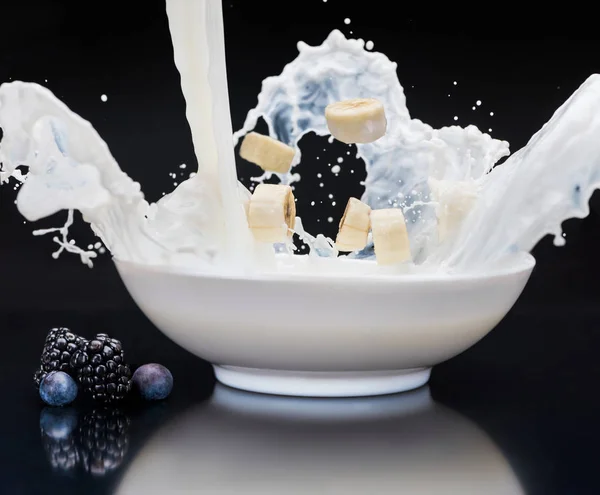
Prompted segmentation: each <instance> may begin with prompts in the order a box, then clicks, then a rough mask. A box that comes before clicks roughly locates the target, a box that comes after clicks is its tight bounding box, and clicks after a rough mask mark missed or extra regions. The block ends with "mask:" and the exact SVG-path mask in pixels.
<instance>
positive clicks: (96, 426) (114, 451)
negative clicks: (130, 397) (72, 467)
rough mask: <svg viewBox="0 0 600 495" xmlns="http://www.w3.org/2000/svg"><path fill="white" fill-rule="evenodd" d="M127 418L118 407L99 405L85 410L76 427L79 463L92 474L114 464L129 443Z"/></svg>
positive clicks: (123, 453)
mask: <svg viewBox="0 0 600 495" xmlns="http://www.w3.org/2000/svg"><path fill="white" fill-rule="evenodd" d="M129 423H130V421H129V418H128V417H127V416H125V415H124V414H123V413H122V412H121V411H119V410H118V409H112V408H111V409H108V408H100V409H95V410H94V411H92V412H91V413H90V414H87V415H86V416H85V417H84V418H83V421H82V423H81V426H80V428H79V443H80V452H81V458H82V464H83V467H84V469H85V470H86V471H88V472H89V473H91V474H94V475H100V476H101V475H104V474H106V473H107V472H108V471H111V470H113V469H115V468H117V467H118V466H119V465H120V464H121V463H122V462H123V459H124V457H125V454H126V453H127V449H128V447H129V432H128V430H129Z"/></svg>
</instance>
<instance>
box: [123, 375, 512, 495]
mask: <svg viewBox="0 0 600 495" xmlns="http://www.w3.org/2000/svg"><path fill="white" fill-rule="evenodd" d="M115 492H116V493H117V494H119V495H129V494H138V493H144V494H165V493H178V494H184V493H210V494H214V495H224V494H246V493H248V494H255V493H256V494H259V493H260V494H262V495H270V494H313V493H314V494H344V495H353V494H359V493H361V494H363V493H376V494H381V495H385V494H392V493H394V494H401V493H409V494H411V495H421V494H423V495H425V494H427V495H437V494H460V495H481V494H486V495H520V494H523V489H522V488H521V486H520V483H519V481H518V479H517V477H516V476H515V474H514V472H513V470H512V469H511V467H510V465H509V464H508V463H507V461H506V459H505V458H504V456H503V455H502V454H501V453H500V451H499V450H498V448H497V447H496V445H495V444H494V443H493V442H492V440H490V438H489V437H488V436H487V435H486V434H485V433H484V432H483V431H481V430H480V429H479V428H478V427H477V426H476V425H475V424H474V423H472V422H471V421H469V420H468V419H466V418H465V417H463V416H461V415H460V414H458V413H456V412H454V411H452V410H450V409H448V408H446V407H443V406H441V405H439V404H437V403H435V402H434V401H432V400H431V397H430V395H429V390H428V388H426V387H424V388H421V389H419V390H415V391H413V392H409V393H406V394H399V395H390V396H383V397H372V398H353V399H331V398H327V399H308V398H291V397H276V396H265V395H263V396H261V395H258V394H251V393H248V392H241V391H237V390H233V389H228V388H227V387H224V386H222V385H217V387H216V388H215V393H214V396H213V397H212V398H211V400H210V401H209V402H208V403H206V404H199V405H197V406H194V407H192V408H191V409H190V410H188V411H185V412H184V413H183V414H182V415H181V416H178V417H177V418H175V419H174V420H173V421H171V422H170V423H168V424H166V425H165V426H164V427H163V428H162V429H161V430H160V431H158V432H157V433H156V434H155V435H154V436H153V437H152V438H151V439H150V440H149V441H148V442H147V443H146V445H144V447H143V448H142V449H141V450H140V451H139V453H138V455H137V456H136V457H135V459H134V460H133V462H132V463H131V464H130V465H129V467H128V469H127V471H126V472H125V473H124V475H123V477H122V478H121V482H120V484H119V487H118V488H117V489H116V491H115Z"/></svg>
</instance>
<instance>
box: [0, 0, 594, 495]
mask: <svg viewBox="0 0 600 495" xmlns="http://www.w3.org/2000/svg"><path fill="white" fill-rule="evenodd" d="M126 4H127V5H126ZM392 4H393V5H394V7H393V8H392V7H390V6H391V5H392ZM223 9H224V18H225V31H226V46H227V63H228V76H229V92H230V98H231V113H232V119H233V125H234V129H238V128H239V127H241V125H242V123H243V120H244V117H245V115H246V112H247V111H248V110H249V109H250V108H252V107H253V106H254V105H255V104H256V96H257V94H258V93H259V91H260V84H261V81H262V79H263V78H265V77H267V76H270V75H276V74H279V73H280V72H281V70H282V68H283V66H284V64H285V63H287V62H289V61H291V60H293V59H294V58H295V56H296V54H297V50H296V46H295V44H296V42H297V41H298V40H303V41H306V42H307V43H309V44H312V45H315V44H320V43H321V42H322V41H323V40H324V38H325V37H326V36H327V34H328V33H329V32H330V31H331V30H332V29H334V28H337V29H340V30H342V31H343V32H344V33H345V34H346V35H350V34H351V33H350V31H353V33H352V34H353V36H355V37H360V38H363V39H365V40H372V41H373V42H374V43H375V50H376V51H381V52H383V53H385V54H386V55H388V56H389V58H390V59H392V60H393V61H395V62H397V63H398V76H399V79H400V82H401V83H402V85H403V86H404V89H405V92H406V96H407V103H408V108H409V110H410V112H411V115H412V116H413V117H416V118H419V119H421V120H423V121H425V122H427V123H429V124H431V125H432V126H434V127H441V126H444V125H452V124H454V123H455V121H454V120H453V117H454V116H455V115H457V116H458V117H459V120H458V123H459V124H460V125H467V124H469V123H473V124H475V125H477V126H479V127H480V128H481V129H483V130H487V129H488V128H492V129H493V130H492V133H491V134H492V135H493V136H494V137H497V138H500V139H505V140H508V141H509V142H510V143H511V150H512V151H513V152H515V151H516V150H518V149H519V148H520V147H522V146H523V145H525V143H526V142H527V140H528V139H529V138H530V137H531V135H532V134H533V133H534V132H536V131H537V130H538V129H539V128H540V127H541V126H542V125H543V124H544V123H545V122H546V121H547V120H548V119H549V118H550V116H551V115H552V113H553V112H554V111H555V110H556V108H557V107H558V106H559V105H560V104H562V102H564V100H565V99H566V98H567V97H568V96H569V95H570V94H571V93H572V92H573V91H574V90H575V89H576V88H577V87H578V86H579V85H580V84H581V83H582V82H583V81H584V80H585V79H586V78H587V77H588V76H589V75H591V74H592V73H595V72H600V58H599V57H598V53H600V39H598V38H597V37H596V38H594V35H596V36H597V30H596V29H595V28H594V26H593V19H591V17H592V16H591V14H590V13H588V14H586V13H585V12H582V11H579V12H578V14H577V16H575V15H573V16H569V15H567V14H566V13H565V12H564V11H560V12H559V11H552V10H547V11H543V12H538V13H536V14H535V15H533V14H531V15H526V14H524V13H523V12H520V11H517V10H511V9H510V8H509V7H503V9H502V10H500V9H498V8H489V9H487V10H484V9H485V7H483V6H480V8H479V9H471V10H468V11H464V12H458V11H452V10H448V11H441V10H436V9H433V8H431V9H430V10H429V11H428V12H426V13H417V12H410V11H401V9H402V6H399V5H396V3H391V2H387V1H370V2H368V4H367V3H365V2H361V3H356V4H350V3H349V2H343V1H341V0H328V1H327V2H322V1H320V0H310V1H304V2H300V1H296V2H292V1H290V2H265V1H253V2H250V1H241V0H231V1H225V2H224V3H223ZM548 9H549V8H548ZM346 17H348V18H350V19H351V23H350V24H349V25H346V24H344V18H346ZM588 18H589V19H588ZM0 19H1V20H2V22H1V24H2V28H1V29H0V83H2V82H7V81H10V80H24V81H33V82H38V83H41V84H44V85H45V86H47V87H48V88H49V89H50V90H52V91H53V92H54V93H55V94H56V95H57V96H58V97H59V98H60V99H62V100H63V101H64V102H65V103H66V104H67V105H68V106H69V107H70V108H71V109H72V110H74V111H75V112H77V113H79V114H80V115H81V116H83V117H84V118H86V119H88V120H90V121H91V122H92V123H93V125H94V127H95V128H96V129H97V130H98V132H99V133H100V135H101V136H102V137H103V138H104V139H105V141H106V142H107V143H108V144H109V146H110V148H111V151H112V153H113V155H114V156H115V158H116V159H117V161H118V162H119V164H120V165H121V167H122V168H123V170H125V171H126V172H127V173H128V174H129V175H130V176H131V177H133V178H134V179H135V180H138V181H139V182H141V184H142V187H143V190H144V192H145V193H146V196H147V198H148V199H149V200H156V199H158V198H159V197H160V195H161V194H162V193H163V192H169V191H170V190H171V189H172V186H173V179H171V178H170V177H169V173H173V172H174V173H176V174H178V179H177V180H178V181H180V180H181V177H182V174H183V172H185V173H186V174H187V173H189V172H190V171H193V170H194V167H195V158H194V154H193V148H192V144H191V138H190V134H189V129H188V127H187V123H186V120H185V103H184V100H183V97H182V95H181V91H180V88H179V76H178V73H177V71H176V68H175V66H174V63H173V58H172V45H171V42H170V36H169V32H168V24H167V18H166V14H165V11H164V3H163V2H161V1H154V0H152V1H146V2H144V3H141V2H140V3H137V2H131V3H128V2H117V1H113V0H107V1H103V2H62V1H50V0H48V1H41V0H40V1H20V2H8V1H6V2H2V4H1V5H0ZM453 81H457V83H458V84H457V85H454V84H453ZM102 94H106V95H107V96H108V101H107V102H102V101H101V99H100V95H102ZM448 94H450V95H451V96H450V97H448ZM478 99H479V100H482V102H483V103H482V105H481V106H480V107H477V109H476V110H475V111H473V110H472V109H471V108H472V107H473V106H474V105H475V101H476V100H478ZM490 112H494V115H493V116H491V115H490ZM302 147H303V149H304V150H305V160H304V162H303V163H302V165H301V168H302V170H301V172H302V175H303V180H302V182H301V183H300V184H299V185H298V187H297V190H296V196H297V197H298V210H299V214H300V215H301V216H302V217H303V218H304V219H305V225H306V226H307V227H308V228H309V230H310V231H313V232H315V231H317V229H318V230H320V231H323V233H325V234H328V235H332V236H333V235H334V234H335V222H334V223H333V224H329V223H328V222H327V220H326V219H327V218H328V217H330V216H331V217H333V218H335V219H338V218H339V217H340V216H341V213H342V210H343V207H344V205H345V203H346V199H347V197H348V196H350V195H356V194H360V191H361V188H360V186H359V184H358V182H359V181H360V180H361V179H362V177H364V168H361V166H360V164H359V163H355V164H352V163H351V160H346V161H345V162H344V165H343V167H342V172H341V174H340V176H339V177H334V176H333V174H331V172H330V171H329V170H328V168H327V167H326V163H327V161H328V158H329V161H330V162H333V160H334V159H335V157H336V156H338V155H339V151H340V148H336V147H335V145H327V143H326V140H324V139H323V140H321V139H320V138H315V137H310V136H309V137H307V138H306V139H305V141H303V143H302ZM323 148H327V149H328V151H327V152H323V151H322V150H323ZM317 155H318V156H320V157H321V159H320V160H319V161H316V160H314V159H311V157H313V158H314V157H315V156H317ZM181 163H186V164H187V169H185V171H183V170H182V169H180V168H179V165H180V164H181ZM565 166H568V164H565ZM350 167H355V169H356V174H354V175H350V174H349V173H348V171H349V169H350ZM238 170H239V174H240V177H241V178H242V180H243V181H244V182H245V183H246V184H247V185H249V184H250V182H249V177H250V176H252V175H253V174H256V173H257V170H256V169H255V168H254V167H253V166H252V165H250V164H248V163H242V161H241V160H239V163H238ZM319 172H320V173H322V175H323V180H322V181H323V182H324V183H325V187H323V188H320V187H318V184H319V182H321V179H317V177H316V174H317V173H319ZM329 193H334V194H335V201H336V205H335V206H332V205H331V200H330V199H329V198H328V197H327V195H328V194H329ZM15 195H16V192H15V191H13V189H12V187H10V186H4V187H2V188H0V227H1V229H0V329H1V330H2V335H1V339H2V350H3V354H4V357H3V358H2V359H1V360H0V363H1V364H0V371H1V374H0V387H1V390H2V399H3V405H2V408H0V411H1V412H0V425H1V426H0V433H1V434H2V436H0V443H1V444H0V449H2V452H0V456H1V457H0V460H1V461H2V464H0V473H1V476H0V480H1V481H0V483H1V484H2V485H3V486H1V485H0V493H42V492H43V491H45V492H46V493H50V492H53V491H58V490H66V491H63V493H71V492H72V493H83V491H81V490H85V493H105V492H106V491H107V490H110V487H111V486H112V484H113V483H114V482H115V479H116V476H117V475H118V473H117V474H115V475H112V477H111V476H108V477H105V478H102V479H97V480H95V481H93V482H91V481H90V479H87V478H85V477H82V478H77V479H73V478H60V477H55V476H54V475H53V474H52V471H51V470H50V468H49V466H48V464H47V462H46V459H45V457H44V452H43V450H42V447H41V444H40V437H39V429H38V420H39V413H40V409H41V405H40V403H39V400H38V398H37V397H36V393H35V391H34V390H33V389H32V387H31V383H30V382H31V372H32V371H33V369H35V366H36V364H37V359H38V355H39V351H40V348H41V344H42V342H43V338H44V335H45V333H46V332H47V330H48V329H49V328H50V327H52V326H59V325H61V326H70V327H71V328H73V330H75V331H77V332H79V333H81V334H82V335H84V336H87V337H89V336H91V335H93V334H94V333H96V332H100V331H106V332H108V333H110V334H113V335H114V336H115V337H117V338H119V339H121V340H122V341H123V343H124V345H125V348H126V349H127V350H128V355H129V359H130V360H131V362H132V364H134V365H138V364H142V363H144V362H161V363H163V364H165V365H166V366H168V367H169V368H170V369H171V370H172V371H173V374H174V375H175V380H176V388H175V391H174V393H173V395H172V396H171V398H170V399H169V401H167V402H166V403H164V404H160V405H156V406H155V407H153V408H150V409H148V408H144V407H142V406H140V405H136V404H131V405H128V406H127V407H128V408H130V409H129V412H128V414H129V415H130V416H131V417H132V418H133V425H134V427H133V431H134V432H137V434H138V437H137V438H138V440H136V441H138V442H142V441H143V438H144V435H146V434H147V433H148V432H149V431H151V429H152V427H151V426H148V425H150V424H155V423H157V422H158V423H160V422H161V421H162V420H163V419H164V418H165V417H166V416H169V415H172V414H176V413H177V411H179V410H180V409H182V408H184V407H185V406H186V405H188V404H190V403H193V402H195V401H200V400H202V399H203V398H205V397H207V396H208V395H209V394H210V391H211V389H212V386H213V377H212V372H211V370H210V367H209V366H208V364H207V363H205V362H203V361H201V360H199V359H197V358H195V357H193V356H191V355H189V354H188V353H187V352H185V351H183V350H182V349H180V348H179V347H177V346H176V345H175V344H173V343H171V342H170V341H169V340H168V339H166V338H165V337H163V336H162V335H161V334H160V333H159V332H158V330H156V329H155V328H154V327H153V326H152V325H151V324H150V323H149V322H148V321H147V320H146V318H145V317H144V316H143V315H142V314H141V312H139V311H138V310H137V308H136V307H135V305H134V303H133V302H132V301H131V299H130V298H129V296H128V294H127V292H126V291H125V289H124V287H123V286H122V284H121V282H120V280H119V278H118V276H117V274H116V271H115V270H114V268H113V266H112V264H111V261H110V258H109V256H108V255H104V256H100V258H99V259H98V260H97V262H96V266H95V268H94V269H93V270H90V269H88V268H87V267H85V266H83V265H81V264H80V263H79V261H78V259H77V258H76V257H74V256H68V255H63V256H62V257H61V258H60V259H58V260H56V261H55V260H52V258H51V256H50V253H51V251H52V250H53V243H52V241H51V239H50V238H33V237H32V235H31V231H32V230H33V229H34V228H39V227H45V226H58V225H59V224H62V219H63V218H64V216H65V214H64V213H61V214H59V215H58V216H56V217H54V218H51V219H47V220H44V221H41V222H38V224H37V225H35V226H33V225H31V224H28V223H25V222H24V220H23V219H22V217H20V216H19V214H18V212H17V211H16V208H15V206H14V205H13V201H14V199H15ZM311 201H316V203H317V205H318V207H319V208H318V210H317V207H311V206H310V202H311ZM321 201H322V204H321ZM598 211H599V212H600V209H598ZM336 221H337V220H336ZM565 232H566V239H567V245H566V246H565V247H562V248H556V247H554V246H553V245H552V243H551V241H550V240H549V239H544V240H543V241H542V242H540V244H539V245H538V246H537V247H536V249H535V250H534V255H535V257H536V259H537V266H536V268H535V270H534V273H533V276H532V278H531V280H530V282H529V284H528V286H527V288H526V290H525V292H524V293H523V295H522V297H521V298H520V299H519V301H518V302H517V304H516V305H515V307H514V308H513V310H512V311H511V312H510V314H509V315H508V316H507V317H506V319H505V320H504V321H503V322H502V323H501V324H500V325H499V326H498V327H497V328H496V329H495V330H494V331H493V332H492V333H491V334H490V335H488V336H487V337H486V338H484V339H483V340H482V341H481V342H480V343H478V344H477V345H475V346H474V347H473V348H471V349H470V350H468V351H466V352H465V353H463V354H462V355H461V356H458V357H457V358H455V359H453V360H451V361H449V362H447V363H444V364H442V365H440V366H438V367H436V368H435V369H434V373H433V376H432V380H431V392H432V395H433V396H434V398H435V399H436V400H438V401H440V402H442V403H444V404H446V405H449V406H450V407H452V408H455V409H457V410H459V411H460V412H462V413H463V414H466V415H467V416H469V417H471V418H473V419H474V420H475V421H476V422H477V423H478V424H480V425H481V426H483V427H484V429H485V430H486V431H487V432H488V433H489V434H490V435H491V436H492V438H494V440H495V441H496V442H497V443H498V445H499V446H500V447H501V448H502V450H503V452H504V453H505V455H506V456H507V458H508V459H509V461H510V462H511V465H512V466H513V468H514V469H515V472H516V473H517V475H518V476H519V479H520V480H521V482H522V484H523V486H524V487H525V489H526V490H527V493H536V494H538V493H539V494H550V493H558V494H565V495H567V494H580V493H598V492H599V490H598V488H599V487H598V483H597V481H596V480H595V473H596V469H597V468H596V465H597V460H598V454H597V445H598V441H600V427H598V425H597V419H596V418H597V416H598V411H599V409H598V407H599V405H600V401H599V400H598V398H597V396H598V392H597V391H598V386H597V383H598V380H599V379H600V365H599V364H598V357H597V356H598V351H597V350H598V349H599V348H600V333H599V332H598V327H599V326H600V308H599V305H598V301H599V296H600V288H599V285H598V282H597V280H598V275H599V274H600V266H599V263H598V261H597V260H598V258H599V257H598V253H599V252H600V215H599V213H596V211H594V209H592V213H591V214H590V216H589V217H587V218H586V219H584V220H573V221H569V222H567V223H566V224H565ZM73 235H74V237H75V238H76V239H78V241H81V244H83V245H86V244H88V243H89V242H95V241H94V239H93V237H92V236H91V234H90V232H89V231H88V230H87V228H85V227H84V226H79V227H77V228H74V229H73ZM82 407H83V406H82ZM149 411H150V412H149ZM148 415H150V416H148ZM148 417H150V419H147V418H148ZM144 418H146V419H144ZM157 418H158V419H157ZM136 421H137V423H136ZM153 422H154V423H153ZM136 424H137V425H138V426H137V427H136V426H135V425H136ZM134 443H135V441H134ZM133 450H134V451H135V449H133ZM32 473H37V474H36V475H35V476H33V474H32ZM82 476H83V475H82ZM284 492H285V490H283V489H282V493H284Z"/></svg>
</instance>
